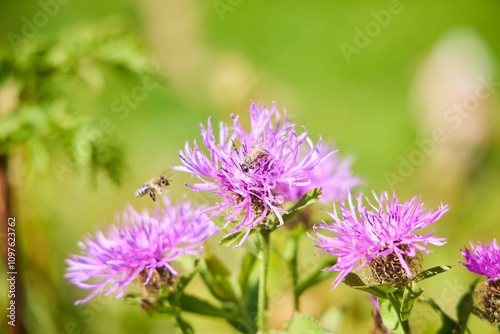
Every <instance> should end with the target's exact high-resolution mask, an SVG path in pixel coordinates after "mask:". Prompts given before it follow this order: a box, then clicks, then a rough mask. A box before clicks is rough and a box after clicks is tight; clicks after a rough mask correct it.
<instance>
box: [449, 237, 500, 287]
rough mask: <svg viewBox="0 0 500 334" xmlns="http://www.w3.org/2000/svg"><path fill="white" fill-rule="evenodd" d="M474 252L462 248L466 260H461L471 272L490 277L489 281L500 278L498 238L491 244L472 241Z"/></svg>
mask: <svg viewBox="0 0 500 334" xmlns="http://www.w3.org/2000/svg"><path fill="white" fill-rule="evenodd" d="M470 246H471V249H472V252H471V251H470V250H469V249H467V248H465V249H463V250H461V253H462V256H463V257H464V259H465V262H460V261H459V263H461V264H463V265H464V267H465V268H467V269H468V270H469V271H470V272H473V273H476V274H479V275H483V276H486V277H488V281H492V280H500V248H499V247H498V244H497V241H496V239H493V241H492V242H491V244H481V243H478V244H477V245H474V244H473V243H470Z"/></svg>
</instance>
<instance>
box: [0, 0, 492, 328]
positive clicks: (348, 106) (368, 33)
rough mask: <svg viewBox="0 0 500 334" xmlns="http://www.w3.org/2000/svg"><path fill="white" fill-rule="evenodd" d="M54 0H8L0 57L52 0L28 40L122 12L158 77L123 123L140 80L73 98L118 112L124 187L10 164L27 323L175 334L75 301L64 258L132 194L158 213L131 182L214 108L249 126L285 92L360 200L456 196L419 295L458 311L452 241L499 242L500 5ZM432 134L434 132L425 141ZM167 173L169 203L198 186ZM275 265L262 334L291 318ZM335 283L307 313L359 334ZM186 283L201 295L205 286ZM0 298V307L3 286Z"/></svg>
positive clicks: (165, 324)
mask: <svg viewBox="0 0 500 334" xmlns="http://www.w3.org/2000/svg"><path fill="white" fill-rule="evenodd" d="M54 1H56V0H54ZM54 1H52V2H51V1H49V0H47V1H44V0H42V1H41V2H36V1H33V2H14V1H3V2H1V3H0V8H1V9H0V32H1V33H0V50H3V51H5V52H8V51H12V44H11V43H10V41H9V38H8V35H9V33H12V32H13V33H15V34H18V35H22V34H23V29H25V28H23V27H24V25H26V22H31V23H34V21H33V18H34V16H35V15H36V14H37V13H38V12H40V11H46V10H45V9H44V8H45V7H46V4H47V3H51V4H52V5H53V6H55V7H51V8H52V9H51V10H52V11H53V12H52V13H53V14H54V15H51V16H50V17H49V18H48V20H47V21H46V22H45V23H44V22H42V21H40V22H41V23H44V24H39V26H36V31H35V33H34V36H33V37H30V38H29V39H31V38H33V39H38V38H42V37H50V36H54V35H56V34H58V33H60V32H65V31H69V29H71V27H72V26H74V25H75V24H98V23H101V22H103V21H106V22H115V20H116V21H119V22H122V23H123V22H124V23H125V25H126V26H127V27H128V29H129V30H130V33H131V34H133V35H135V36H137V37H138V38H139V39H140V41H141V43H142V44H143V47H144V49H145V50H146V52H147V53H148V54H149V55H150V56H151V64H152V66H153V68H155V69H156V70H158V71H159V72H160V73H161V74H162V75H163V76H164V79H163V80H162V84H161V85H160V86H158V87H157V88H154V89H151V90H147V95H146V96H145V97H144V99H141V101H135V102H136V104H134V106H133V107H130V108H129V113H128V114H127V115H126V116H124V117H121V116H122V114H121V113H119V112H116V108H115V107H116V106H117V105H118V104H115V105H114V106H115V107H113V103H117V102H116V101H117V100H120V99H121V98H122V96H123V94H129V95H130V94H131V93H132V91H133V90H134V88H135V87H137V85H141V80H142V79H143V78H135V79H134V78H132V79H131V78H127V79H120V77H117V76H113V75H110V76H109V77H108V76H107V77H106V81H105V89H104V91H103V92H102V93H101V94H100V95H98V96H96V97H94V98H93V99H92V100H89V99H88V97H86V96H85V95H82V96H80V94H79V93H78V92H76V91H75V92H74V98H75V99H76V101H77V103H80V104H81V105H82V106H86V107H89V106H91V110H92V111H93V119H94V124H96V126H98V125H99V124H100V123H99V122H100V121H102V120H104V119H106V120H110V121H111V123H112V125H113V130H112V134H113V135H114V136H116V137H118V138H120V139H121V140H122V141H123V143H124V147H125V152H126V163H127V168H126V171H125V178H124V182H123V183H122V185H121V186H116V185H114V184H113V183H112V182H110V181H109V180H108V179H107V178H105V177H103V176H102V175H101V176H99V177H98V179H97V183H96V185H95V186H94V185H92V182H90V181H89V180H90V179H91V178H90V176H89V173H88V171H86V170H85V169H77V168H73V169H71V171H69V172H67V173H65V174H64V176H63V177H62V178H58V176H57V175H56V173H55V171H54V170H53V168H51V167H49V168H46V169H45V170H38V171H36V172H35V174H34V175H32V176H31V177H25V176H23V175H24V174H23V173H22V172H16V171H20V170H22V167H23V163H24V162H23V159H22V157H19V158H16V159H14V162H13V163H12V164H11V166H10V168H11V169H15V170H13V171H11V175H13V177H12V180H10V181H11V184H12V190H13V212H14V214H15V216H16V217H17V227H18V232H17V233H18V236H17V239H18V243H19V244H20V246H21V248H22V250H23V257H22V261H21V263H19V265H20V266H21V267H22V271H21V272H22V275H23V280H24V286H23V289H24V293H25V298H26V315H25V316H24V318H25V322H26V323H27V324H28V329H29V331H28V332H29V333H53V334H56V333H58V334H59V333H170V332H174V331H175V329H174V327H173V325H172V323H171V322H170V321H169V320H168V319H162V318H154V319H149V318H148V317H147V316H146V315H145V314H144V312H143V311H142V310H140V309H138V308H135V307H132V306H130V305H126V304H125V303H123V302H122V301H121V300H113V299H110V298H100V299H99V298H98V299H96V300H94V301H92V302H90V303H88V304H86V305H84V306H79V307H74V306H73V302H74V301H75V300H78V299H81V298H82V297H83V296H85V294H86V292H84V291H81V290H79V289H78V288H76V287H74V286H71V285H70V284H69V283H68V282H67V281H66V280H65V279H64V277H63V275H64V271H65V263H64V260H65V259H66V258H67V257H68V256H69V254H70V253H74V252H78V248H77V246H76V244H77V242H78V241H80V240H82V239H83V238H84V237H85V236H86V234H87V233H93V232H94V231H95V229H96V228H97V227H101V226H103V225H104V224H106V223H111V222H112V221H113V219H114V216H115V214H116V213H118V212H120V211H121V210H123V209H124V208H125V206H126V205H127V204H128V203H131V204H132V205H133V206H134V207H136V208H137V209H141V208H146V207H148V208H152V207H153V204H152V203H150V202H151V201H149V200H148V199H144V198H139V199H137V198H135V197H134V196H133V194H134V191H135V190H136V188H137V187H138V186H139V185H141V184H142V183H143V182H144V181H145V180H147V179H149V178H151V177H153V176H156V175H158V174H159V173H161V172H162V171H163V170H165V169H166V168H167V167H168V166H169V165H174V164H178V163H179V159H178V157H177V153H178V151H179V150H180V149H181V148H182V147H183V145H184V143H185V142H186V141H191V140H193V139H195V138H196V139H198V140H199V138H200V136H199V127H198V125H199V123H205V122H206V120H207V118H208V117H209V116H210V117H212V119H213V120H214V121H219V120H224V121H228V120H229V115H230V114H231V113H236V114H240V115H242V116H241V117H242V119H243V120H245V122H247V123H248V117H247V111H248V106H249V103H250V101H256V102H258V101H260V102H261V103H263V104H266V105H270V104H271V103H272V101H276V103H277V104H278V107H280V108H285V109H287V110H288V112H289V113H290V115H291V116H292V118H293V120H294V121H295V122H296V123H297V124H299V125H304V126H305V127H306V128H307V129H308V131H309V133H310V134H311V136H312V137H313V138H314V139H317V138H318V137H319V136H322V138H323V139H324V140H328V141H332V142H334V143H335V144H336V145H337V146H338V147H339V149H340V153H339V154H340V155H353V156H354V157H355V159H356V160H355V163H354V166H353V169H354V171H355V173H356V174H357V175H360V176H361V177H362V178H363V179H364V181H365V184H364V187H363V190H364V191H365V192H367V193H369V192H370V191H371V190H374V191H376V192H380V191H381V190H395V191H397V193H398V196H399V197H400V199H402V200H406V199H408V198H409V197H410V196H414V195H421V196H422V197H423V200H424V202H425V203H426V205H427V206H428V207H436V206H437V204H438V203H439V202H443V203H445V204H449V205H450V207H451V209H450V211H449V212H448V213H447V214H446V215H445V216H444V217H443V219H442V220H441V221H439V222H438V223H437V224H436V225H435V226H434V227H433V228H434V229H435V232H436V235H437V236H442V237H447V238H448V244H447V245H445V246H443V247H439V248H438V247H434V252H433V253H432V254H431V255H425V256H424V260H425V266H426V267H431V266H434V265H439V264H452V265H454V268H453V269H452V270H451V271H450V272H448V273H445V274H443V275H440V277H436V278H433V279H431V280H429V281H426V282H425V283H423V284H422V285H423V287H424V288H425V289H426V291H425V293H424V295H426V296H428V297H433V298H435V299H436V300H437V301H438V303H439V305H440V306H441V307H442V308H443V309H444V310H445V311H447V312H448V313H449V314H450V315H453V316H454V315H455V314H454V306H455V304H456V302H457V300H458V298H459V297H460V295H461V294H462V293H463V292H465V290H466V289H467V285H468V284H469V283H470V282H472V280H473V279H474V278H475V276H474V275H472V274H470V273H468V272H466V270H465V269H464V268H463V267H462V266H460V265H458V264H457V260H459V259H460V253H459V249H460V248H461V247H464V246H466V245H467V244H468V242H469V241H474V242H476V241H483V242H489V241H491V239H492V238H498V237H500V230H499V229H498V227H497V226H498V224H499V222H500V219H499V218H498V204H499V201H500V135H499V134H500V123H499V116H498V111H499V106H500V104H499V99H498V90H499V89H498V88H499V85H498V83H499V82H500V81H499V80H500V79H499V76H498V70H497V67H498V65H499V62H500V39H499V38H498V36H499V30H498V29H499V26H498V15H499V14H500V2H498V1H493V0H491V1H486V0H481V1H475V2H470V1H454V2H451V1H444V2H433V1H399V2H398V1H389V2H387V1H368V2H363V3H361V2H359V3H355V2H353V3H348V2H347V1H346V2H331V3H327V2H305V1H304V2H296V3H293V4H292V3H290V2H286V1H272V2H268V1H249V0H242V1H229V0H227V1H223V0H220V1H206V2H201V1H167V0H165V1H155V0H145V1H136V2H128V1H115V0H110V1H106V2H101V1H95V0H88V1H85V2H84V1H76V0H73V1H67V3H65V4H62V3H59V2H54ZM54 3H56V4H57V5H55V4H54ZM42 4H44V5H42ZM483 79H484V80H483ZM484 82H489V83H486V84H485V83H484ZM121 106H123V104H121ZM460 106H462V107H461V108H460ZM113 108H115V109H113ZM460 110H461V111H460ZM0 120H1V116H0ZM440 130H441V131H442V133H444V135H441V137H440V138H441V139H438V140H432V138H433V131H434V132H435V131H438V132H439V131H440ZM443 136H444V138H445V139H443V138H442V137H443ZM64 154H65V153H64V151H57V152H53V154H52V155H51V157H50V159H52V160H51V161H52V162H53V161H64V158H65V156H64ZM172 179H173V180H174V183H173V185H172V187H171V190H170V195H171V196H172V197H174V198H179V197H180V196H181V194H183V193H185V192H188V190H187V189H186V188H185V187H184V186H183V183H184V182H185V181H188V178H186V177H185V176H184V175H178V174H176V175H175V176H173V177H172ZM282 237H283V236H281V237H280V235H278V236H277V240H276V241H277V244H276V245H277V246H276V247H279V245H281V244H282V241H283V240H282V239H280V238H282ZM302 241H303V242H302V244H301V247H302V253H301V261H303V263H307V261H309V259H310V258H311V254H314V253H315V252H316V251H315V249H314V248H313V247H312V245H311V242H310V241H309V239H308V238H306V237H305V238H304V239H303V240H302ZM212 248H213V250H214V251H215V252H216V253H217V254H219V255H220V256H222V257H223V258H225V259H226V260H227V262H228V263H229V264H230V265H231V266H234V267H235V268H236V267H237V266H238V265H239V257H240V256H241V254H242V253H241V251H240V250H232V249H221V248H220V247H219V246H217V244H216V242H214V243H213V246H212ZM271 268H272V269H271V286H270V291H271V295H272V296H274V297H271V298H272V300H273V298H274V301H273V302H272V303H273V307H272V310H271V311H272V313H271V320H270V322H269V327H270V328H281V326H282V325H283V323H284V322H285V321H286V320H287V319H288V318H289V317H290V314H291V312H292V310H291V305H292V302H291V301H292V296H291V294H290V293H289V290H288V288H289V287H288V286H287V285H283V284H282V283H281V276H280V275H281V273H282V272H283V271H284V270H285V268H286V267H285V265H284V264H283V263H282V262H280V261H279V260H278V259H277V258H276V257H274V258H271ZM332 279H333V276H332ZM4 282H5V280H3V279H2V283H0V287H1V289H2V291H4V288H5V285H4V284H5V283H4ZM330 283H331V280H328V281H326V282H324V283H323V284H320V285H318V286H316V287H314V288H313V289H311V291H309V292H308V293H306V295H304V296H303V297H302V300H301V306H302V311H303V312H305V313H309V314H311V315H312V316H314V317H315V318H317V319H320V320H321V321H322V324H323V325H324V326H325V328H327V329H329V330H331V331H332V332H335V333H364V332H366V331H367V330H368V329H369V328H370V323H371V305H370V302H369V301H368V299H367V298H366V297H365V296H364V295H363V294H361V293H360V292H357V291H354V290H352V289H350V288H348V287H346V286H343V285H340V286H339V287H338V288H337V289H335V290H333V291H331V290H330V289H331V287H330ZM191 288H192V289H193V290H196V289H199V290H200V291H199V293H201V294H202V295H203V296H207V292H206V291H204V290H201V285H200V284H199V282H194V284H193V286H192V287H191ZM0 300H1V301H2V304H1V307H2V308H3V307H5V305H6V304H5V302H6V294H5V293H2V297H1V299H0ZM413 316H414V319H413V325H414V326H415V331H416V332H417V333H434V332H435V330H436V328H437V326H438V324H439V319H438V317H437V315H435V314H434V313H432V312H431V311H430V310H429V309H428V308H427V307H426V306H422V305H417V307H416V310H415V313H414V315H413ZM190 319H192V320H193V322H194V324H195V327H196V329H197V332H199V333H233V332H234V330H233V329H232V328H231V327H230V326H228V325H226V324H225V323H224V322H222V321H220V322H218V321H212V320H211V319H206V318H201V317H192V318H190ZM1 321H2V326H4V328H7V327H5V326H6V323H5V322H6V320H5V318H3V319H2V320H1ZM469 324H470V327H471V329H472V331H473V332H474V333H494V332H496V331H495V330H494V329H493V328H492V327H490V326H489V325H487V324H485V323H483V322H481V321H480V320H478V319H476V318H472V319H471V320H470V322H469Z"/></svg>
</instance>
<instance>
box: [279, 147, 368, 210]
mask: <svg viewBox="0 0 500 334" xmlns="http://www.w3.org/2000/svg"><path fill="white" fill-rule="evenodd" d="M334 152H336V149H335V148H334V147H333V145H323V147H322V148H321V151H320V157H319V158H320V159H321V161H320V163H319V164H318V165H317V166H316V167H314V169H313V170H312V171H311V172H310V173H309V177H310V178H311V183H310V184H309V185H308V186H296V187H287V188H285V189H283V192H284V194H285V197H286V199H287V200H289V201H296V200H298V199H300V198H301V197H302V196H304V195H305V194H306V193H307V192H308V191H309V190H311V189H314V188H321V190H322V191H321V197H320V199H319V201H320V202H323V203H327V202H332V201H335V200H340V199H344V198H346V197H347V193H348V192H349V190H350V189H351V188H353V187H356V186H359V185H360V184H361V183H362V180H361V178H359V177H356V176H353V175H352V171H351V165H352V161H353V159H352V157H349V156H348V157H342V158H340V157H338V156H337V155H336V154H332V153H334ZM299 156H300V155H299Z"/></svg>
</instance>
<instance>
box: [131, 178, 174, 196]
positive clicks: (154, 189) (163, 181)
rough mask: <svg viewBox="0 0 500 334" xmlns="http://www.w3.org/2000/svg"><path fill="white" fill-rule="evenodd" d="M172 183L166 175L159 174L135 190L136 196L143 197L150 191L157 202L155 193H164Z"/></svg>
mask: <svg viewBox="0 0 500 334" xmlns="http://www.w3.org/2000/svg"><path fill="white" fill-rule="evenodd" d="M169 185H170V181H169V180H168V179H167V178H166V177H165V176H158V177H155V178H154V179H151V180H149V181H148V182H146V183H144V184H143V185H142V186H140V187H139V188H138V189H137V190H136V191H135V197H142V196H144V195H146V194H147V193H149V197H151V199H152V200H153V202H156V196H155V194H156V193H158V194H160V195H161V194H163V191H164V190H165V188H166V187H167V186H169Z"/></svg>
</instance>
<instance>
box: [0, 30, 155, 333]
mask: <svg viewBox="0 0 500 334" xmlns="http://www.w3.org/2000/svg"><path fill="white" fill-rule="evenodd" d="M150 70H151V66H150V65H149V60H148V57H147V56H146V53H145V52H144V49H143V48H142V46H141V43H140V42H139V40H138V39H137V38H135V37H134V36H133V35H132V34H131V33H130V32H128V31H127V29H126V28H125V26H124V25H123V24H120V23H119V22H116V21H113V22H109V23H105V24H101V25H96V26H80V27H75V28H73V29H68V30H65V31H63V32H61V33H60V34H58V35H56V36H54V37H51V38H44V37H37V38H34V39H31V40H22V41H19V44H18V45H16V48H15V51H14V50H11V51H4V52H3V53H0V221H1V230H2V231H7V226H6V224H7V221H8V217H12V215H13V213H14V212H13V211H14V210H12V208H11V203H12V201H11V196H12V194H13V192H12V191H11V190H12V189H11V188H12V187H11V185H10V184H9V180H11V177H9V161H12V158H13V157H14V155H16V156H17V157H20V158H21V161H22V165H21V166H20V167H21V168H22V173H23V174H24V176H23V177H24V178H26V179H28V180H29V177H30V176H32V175H33V173H34V171H37V170H39V171H40V170H47V169H49V168H51V169H52V170H53V171H54V172H55V173H56V175H57V176H58V177H61V176H62V175H64V174H65V173H66V172H67V171H69V170H72V169H77V168H80V167H83V166H87V167H88V168H89V170H90V172H91V175H92V176H93V177H94V178H95V177H96V175H97V174H98V172H99V171H103V172H105V174H106V175H107V176H108V178H109V179H110V180H111V181H112V182H113V183H116V184H118V183H119V182H120V181H121V179H122V177H123V172H124V166H125V155H124V153H125V152H124V148H123V145H122V144H121V143H120V141H119V140H118V138H115V137H113V135H112V134H106V136H96V134H95V132H93V131H92V130H93V129H95V128H96V127H95V124H94V122H95V110H93V103H92V102H95V101H98V100H99V99H100V95H102V94H101V93H103V92H104V91H105V89H106V88H107V82H108V79H109V78H110V77H112V76H117V75H120V74H121V75H122V77H123V76H127V77H130V78H135V77H137V76H139V75H141V74H142V73H146V72H147V71H150ZM61 154H62V155H64V159H63V161H58V160H57V159H56V157H57V156H58V155H59V156H61ZM16 167H19V165H16ZM10 171H11V172H12V170H10ZM16 172H17V173H20V171H16ZM94 180H95V179H94ZM5 235H6V233H3V232H2V239H3V238H4V237H5ZM1 244H2V251H3V254H4V255H6V254H7V246H6V244H7V243H6V242H4V241H3V240H2V241H1ZM20 255H21V253H19V252H17V256H18V260H17V261H18V262H22V261H21V260H20V258H19V256H20ZM4 258H6V257H4ZM21 278H22V277H21V276H19V277H18V278H17V287H18V288H17V293H16V299H17V300H16V305H17V313H18V316H17V318H18V325H17V326H18V327H17V328H22V326H23V324H22V316H23V311H22V290H21V289H22V282H21ZM21 331H22V329H21Z"/></svg>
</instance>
